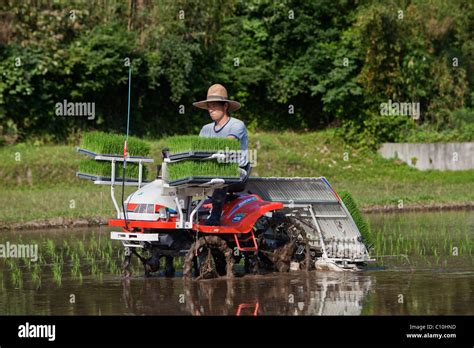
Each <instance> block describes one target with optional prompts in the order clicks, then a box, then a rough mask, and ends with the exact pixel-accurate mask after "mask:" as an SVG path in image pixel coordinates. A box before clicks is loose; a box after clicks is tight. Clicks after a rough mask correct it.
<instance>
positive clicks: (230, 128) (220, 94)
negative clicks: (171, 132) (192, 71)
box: [193, 84, 250, 226]
mask: <svg viewBox="0 0 474 348" xmlns="http://www.w3.org/2000/svg"><path fill="white" fill-rule="evenodd" d="M227 98H228V97H227V90H226V89H225V87H224V86H222V85H219V84H215V85H212V86H211V87H209V90H208V91H207V99H206V100H202V101H198V102H195V103H193V105H194V106H196V107H198V108H200V109H205V110H208V111H209V116H211V119H212V121H213V122H211V123H209V124H206V125H205V126H204V127H202V129H201V132H200V133H199V136H201V137H217V138H231V139H234V138H235V139H237V140H238V141H240V150H241V153H240V154H239V155H240V156H239V157H238V159H239V167H240V177H241V178H242V179H243V181H244V183H245V181H246V178H247V177H248V174H249V173H250V164H249V161H248V136H247V128H245V124H244V123H243V122H242V121H240V120H238V119H236V118H233V117H230V116H229V113H230V111H235V110H238V109H239V108H240V103H238V102H236V101H233V100H229V99H227ZM244 187H245V186H244V185H238V184H237V185H234V186H233V185H230V186H228V187H226V188H220V189H215V190H214V192H213V194H212V211H211V215H210V216H209V218H208V219H207V220H206V223H205V224H206V225H208V226H219V225H220V219H221V214H222V207H223V205H224V202H225V197H226V194H227V192H228V191H233V192H238V191H243V189H244Z"/></svg>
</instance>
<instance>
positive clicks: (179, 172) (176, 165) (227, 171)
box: [167, 161, 239, 181]
mask: <svg viewBox="0 0 474 348" xmlns="http://www.w3.org/2000/svg"><path fill="white" fill-rule="evenodd" d="M238 168H239V166H238V164H237V163H218V162H216V161H179V162H172V163H169V164H168V166H167V169H168V180H170V181H172V180H177V179H180V178H186V177H189V176H193V177H197V176H212V177H239V170H238Z"/></svg>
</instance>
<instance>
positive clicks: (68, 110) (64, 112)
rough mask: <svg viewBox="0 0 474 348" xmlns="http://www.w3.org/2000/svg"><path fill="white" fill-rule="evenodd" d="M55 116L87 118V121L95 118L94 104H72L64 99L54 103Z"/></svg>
mask: <svg viewBox="0 0 474 348" xmlns="http://www.w3.org/2000/svg"><path fill="white" fill-rule="evenodd" d="M56 116H87V119H88V120H93V119H94V118H95V103H73V102H68V101H67V100H66V99H64V100H63V102H62V103H56Z"/></svg>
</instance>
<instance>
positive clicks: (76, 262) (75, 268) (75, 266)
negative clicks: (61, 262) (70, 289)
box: [71, 253, 81, 276]
mask: <svg viewBox="0 0 474 348" xmlns="http://www.w3.org/2000/svg"><path fill="white" fill-rule="evenodd" d="M71 261H72V269H71V271H72V274H73V276H77V275H78V274H79V273H80V267H81V260H80V259H79V256H78V255H77V254H76V253H73V254H71Z"/></svg>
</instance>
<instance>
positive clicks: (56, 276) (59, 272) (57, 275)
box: [51, 258, 63, 286]
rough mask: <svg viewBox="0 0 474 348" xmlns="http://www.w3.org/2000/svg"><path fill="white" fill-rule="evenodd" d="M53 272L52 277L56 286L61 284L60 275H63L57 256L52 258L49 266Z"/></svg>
mask: <svg viewBox="0 0 474 348" xmlns="http://www.w3.org/2000/svg"><path fill="white" fill-rule="evenodd" d="M51 270H52V272H53V279H54V281H55V282H56V284H57V285H58V286H61V282H62V277H63V264H62V262H61V260H60V259H59V258H56V259H55V260H54V263H53V265H52V267H51Z"/></svg>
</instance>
